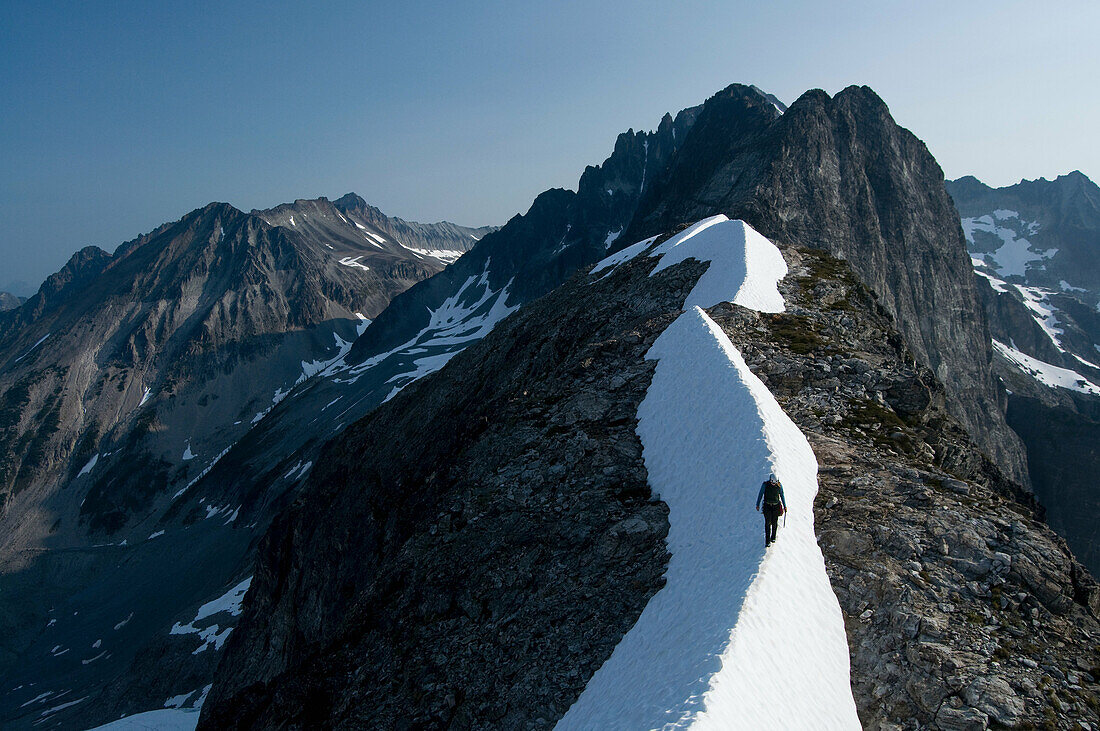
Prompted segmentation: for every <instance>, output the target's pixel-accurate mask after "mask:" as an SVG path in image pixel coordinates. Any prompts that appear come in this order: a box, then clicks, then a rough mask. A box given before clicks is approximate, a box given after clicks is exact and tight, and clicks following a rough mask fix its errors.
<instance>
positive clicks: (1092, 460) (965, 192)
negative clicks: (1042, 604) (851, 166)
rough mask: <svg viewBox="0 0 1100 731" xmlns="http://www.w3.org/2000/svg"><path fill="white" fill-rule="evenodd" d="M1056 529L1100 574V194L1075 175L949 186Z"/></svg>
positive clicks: (1034, 473) (1016, 420)
mask: <svg viewBox="0 0 1100 731" xmlns="http://www.w3.org/2000/svg"><path fill="white" fill-rule="evenodd" d="M947 190H948V192H950V193H951V195H952V197H953V198H954V199H955V203H956V205H957V206H958V209H959V213H960V215H961V217H962V226H963V230H964V232H965V234H966V239H967V247H968V249H969V251H970V255H971V257H972V260H973V263H974V270H975V272H976V273H977V274H978V275H979V285H980V286H979V291H980V292H981V293H982V300H983V303H984V305H985V311H986V313H987V315H988V317H989V324H990V331H991V335H992V338H993V340H994V341H995V361H994V365H995V369H996V371H997V373H998V374H999V376H1000V378H1001V379H1002V380H1003V381H1004V383H1005V384H1006V385H1007V387H1008V389H1009V391H1010V395H1009V398H1008V421H1009V424H1010V425H1011V426H1012V428H1013V429H1014V430H1015V431H1016V432H1017V433H1018V434H1020V436H1021V437H1023V439H1024V442H1025V444H1026V445H1027V453H1028V465H1029V468H1030V472H1031V477H1032V482H1033V484H1034V487H1035V492H1036V494H1037V495H1038V496H1039V498H1040V499H1041V500H1042V501H1043V503H1044V504H1045V505H1046V506H1047V508H1048V515H1049V519H1050V523H1051V525H1052V526H1054V527H1055V528H1056V529H1057V530H1058V531H1059V532H1060V533H1062V535H1064V536H1066V538H1067V539H1068V540H1069V543H1070V545H1071V546H1072V547H1073V550H1074V551H1075V552H1076V553H1077V555H1078V556H1080V557H1081V559H1082V560H1083V561H1084V562H1085V564H1086V565H1087V566H1088V567H1089V568H1090V569H1091V570H1092V571H1093V572H1100V537H1098V536H1097V534H1096V530H1095V525H1096V521H1097V520H1100V491H1098V490H1097V489H1096V485H1097V484H1098V481H1100V258H1098V255H1100V187H1097V186H1096V184H1095V183H1093V182H1092V181H1091V180H1089V179H1088V178H1087V177H1085V176H1084V175H1083V174H1081V173H1080V172H1077V171H1074V172H1072V173H1069V174H1068V175H1062V176H1059V177H1058V178H1056V179H1055V180H1045V179H1040V180H1025V181H1022V182H1020V183H1017V184H1016V185H1012V186H1007V187H1004V188H991V187H989V186H987V185H984V184H983V183H981V182H980V181H978V180H977V179H976V178H974V177H965V178H960V179H959V180H954V181H948V183H947Z"/></svg>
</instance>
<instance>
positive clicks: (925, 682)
mask: <svg viewBox="0 0 1100 731" xmlns="http://www.w3.org/2000/svg"><path fill="white" fill-rule="evenodd" d="M785 254H786V256H787V258H788V262H789V263H790V265H791V266H792V273H791V276H789V277H788V278H787V279H786V280H785V281H784V284H783V290H784V296H785V298H786V300H787V302H788V310H787V312H785V313H783V314H779V315H760V314H758V313H755V312H751V311H747V310H744V309H742V308H739V307H736V306H732V305H728V304H721V305H718V306H716V307H714V308H711V310H710V315H711V316H712V317H713V318H714V319H715V321H716V322H718V323H719V324H720V325H721V327H722V328H723V329H724V330H725V331H726V333H727V334H728V335H729V336H730V337H731V339H732V340H733V342H734V343H736V344H737V345H738V347H739V348H741V349H742V350H743V352H744V354H745V357H746V361H747V362H748V363H749V364H750V365H751V366H752V367H753V369H754V371H755V372H756V373H757V374H758V375H759V376H760V377H761V378H762V379H763V380H764V381H765V382H766V383H767V385H768V386H769V388H770V389H771V390H772V391H773V393H775V394H776V396H777V397H778V398H779V399H780V401H781V403H783V405H784V407H785V409H786V410H787V411H788V413H789V414H791V416H792V417H793V418H794V419H795V420H796V421H797V422H798V423H799V425H800V427H801V428H802V429H803V431H804V432H805V433H806V434H807V436H809V437H810V440H811V443H812V444H813V446H814V448H815V451H816V453H817V455H818V459H819V461H820V462H821V465H822V476H821V485H822V492H821V494H820V496H819V498H818V501H817V505H816V511H817V515H818V521H817V522H818V526H819V531H820V534H821V541H822V547H823V551H824V553H825V557H826V563H827V566H828V569H829V573H830V577H831V579H832V582H833V586H834V589H835V591H836V592H837V595H838V597H839V599H840V602H841V606H842V608H843V609H844V611H845V623H846V629H847V631H848V635H849V642H850V645H851V648H852V680H853V689H854V691H855V695H856V700H857V704H858V707H859V711H860V718H861V720H862V721H863V723H864V725H865V726H866V727H869V728H916V725H915V724H917V723H920V725H921V726H922V727H932V728H953V727H957V726H958V724H972V725H973V726H974V727H976V728H985V727H986V726H988V725H990V724H991V723H995V724H1002V725H1017V724H1021V725H1026V724H1029V723H1030V724H1035V725H1038V724H1041V723H1043V722H1047V721H1049V722H1051V723H1061V724H1068V723H1070V722H1071V720H1081V721H1085V722H1088V723H1093V722H1095V720H1096V718H1097V716H1096V712H1095V711H1094V710H1093V706H1092V705H1091V704H1092V703H1094V702H1095V696H1094V692H1095V690H1096V689H1097V688H1096V685H1095V678H1096V676H1095V675H1093V674H1092V672H1091V671H1087V670H1085V669H1076V668H1092V667H1093V666H1095V665H1098V664H1100V655H1097V651H1096V649H1095V647H1096V638H1098V637H1100V625H1098V624H1097V622H1096V619H1095V617H1094V614H1093V613H1094V612H1095V611H1097V610H1100V592H1098V590H1097V587H1096V586H1095V584H1094V583H1093V582H1092V580H1091V578H1090V577H1089V576H1088V574H1087V572H1085V571H1084V570H1083V569H1082V568H1081V567H1080V566H1079V565H1078V564H1077V563H1076V562H1075V561H1074V560H1073V558H1072V556H1071V555H1070V554H1069V552H1068V551H1067V550H1066V548H1065V545H1064V543H1062V542H1060V541H1059V539H1058V538H1057V537H1056V536H1054V535H1053V533H1052V532H1051V531H1050V530H1049V529H1048V528H1047V527H1046V526H1044V525H1043V524H1042V523H1041V522H1040V521H1039V520H1037V518H1038V517H1039V514H1038V513H1037V512H1036V508H1035V504H1034V501H1033V498H1032V497H1031V496H1030V494H1028V493H1025V492H1024V491H1023V490H1021V488H1020V487H1019V485H1017V484H1015V483H1013V482H1012V481H1011V480H1008V479H1007V478H1006V477H1005V476H1004V475H1003V473H1002V472H1001V471H1000V470H999V469H998V468H997V467H996V466H995V465H994V464H993V463H992V462H991V461H990V459H989V458H988V457H987V456H986V455H985V454H983V452H982V451H980V450H979V449H977V448H976V447H975V445H974V444H973V443H972V442H971V441H970V440H969V438H968V436H967V434H966V432H965V431H964V430H963V428H962V427H961V426H960V425H959V424H958V423H957V422H956V421H955V420H954V419H953V418H952V417H951V416H950V415H949V414H948V413H947V412H946V410H945V408H944V404H945V390H944V387H943V386H942V384H940V383H938V382H937V380H936V379H935V377H934V374H932V373H931V372H930V371H929V370H928V369H927V368H925V367H923V366H921V365H919V364H918V363H917V362H916V360H915V359H914V357H913V355H912V354H911V353H910V352H908V351H907V349H906V348H905V346H904V341H903V339H902V338H901V337H900V336H899V335H898V333H897V332H896V331H895V330H894V328H893V322H892V319H891V318H890V316H889V315H888V313H886V312H885V310H884V308H882V307H881V306H880V305H879V304H878V303H877V302H876V300H875V298H874V297H873V295H871V294H870V293H869V292H868V291H867V290H866V289H864V288H863V287H862V286H861V285H860V284H858V282H857V280H856V278H855V277H854V276H853V275H851V274H850V273H849V272H848V271H847V269H846V267H845V265H844V264H843V263H842V262H839V261H836V260H833V259H831V258H829V257H828V256H827V255H824V254H823V253H821V252H819V251H813V250H809V249H802V250H793V249H787V250H786V252H785ZM652 266H653V264H652V262H651V261H648V260H645V259H638V260H635V261H633V262H631V263H629V264H628V265H625V266H623V267H620V268H619V269H618V270H616V272H615V273H614V274H613V275H612V276H611V277H609V278H608V279H606V280H602V281H595V282H593V280H595V279H596V278H595V277H592V278H590V279H584V278H579V279H575V280H573V281H572V282H570V283H569V284H567V285H566V286H565V287H563V288H561V289H560V290H557V291H555V292H553V293H551V294H550V295H548V296H546V297H545V298H542V299H540V300H538V301H536V302H533V303H531V304H529V305H528V306H527V307H525V308H524V309H523V310H521V311H520V312H519V313H517V314H516V315H513V316H512V317H511V318H509V319H508V320H506V321H505V322H504V323H502V324H501V325H500V326H498V327H497V329H495V330H494V331H493V332H492V333H491V334H490V335H489V336H488V337H487V338H486V339H485V340H483V341H482V342H481V344H479V345H477V346H474V347H471V348H470V349H468V350H467V351H465V352H464V353H463V354H461V355H460V356H458V357H456V358H455V359H454V360H453V361H452V362H451V364H450V365H449V366H448V367H447V368H445V369H443V370H442V371H440V372H439V373H437V374H435V375H433V376H430V377H428V378H426V379H424V380H422V381H420V382H418V383H417V384H414V385H413V386H410V387H409V388H408V389H406V391H405V392H403V393H401V394H399V395H398V396H397V397H396V398H394V399H393V400H392V401H391V402H390V403H388V404H387V405H385V406H383V407H381V408H380V409H378V410H377V411H376V412H375V413H374V414H372V415H371V416H369V417H368V418H366V419H364V420H363V421H361V422H359V423H358V424H356V425H355V426H354V427H352V428H350V429H349V430H348V431H347V432H345V434H344V435H343V436H341V437H340V438H338V439H337V440H335V441H334V442H333V443H332V444H331V445H330V446H329V448H328V449H327V450H326V453H325V459H324V467H323V468H321V469H319V470H317V471H315V472H314V473H313V474H312V476H311V479H310V481H309V485H308V487H307V488H306V490H305V491H304V492H303V493H302V494H301V495H300V497H299V498H298V500H297V501H296V502H295V504H294V505H293V506H292V507H291V508H290V509H289V510H287V511H286V512H284V513H283V514H282V515H281V517H280V518H279V520H278V521H277V522H276V523H275V524H273V526H272V528H271V530H270V531H269V533H268V534H267V536H266V537H265V539H264V545H263V547H262V548H261V551H260V554H259V564H258V566H257V571H256V578H255V580H254V581H255V583H254V584H253V591H252V593H250V594H249V595H248V597H247V599H246V607H245V614H244V617H243V619H242V622H241V623H240V625H239V626H238V629H237V631H236V632H235V633H234V635H233V636H232V637H231V639H230V641H229V644H228V648H227V654H226V658H225V660H224V661H223V664H222V666H221V668H220V669H219V674H218V676H217V678H216V680H215V687H214V690H212V692H211V695H210V697H209V699H208V701H207V704H206V705H205V706H204V709H203V716H202V720H201V722H200V726H201V727H203V728H244V727H250V726H255V725H261V726H262V725H271V724H274V723H279V724H285V725H287V726H289V727H310V726H317V725H335V726H347V727H356V726H364V725H372V724H373V725H377V726H378V727H389V726H392V725H394V724H396V723H398V722H399V721H404V722H408V723H411V725H413V726H416V727H423V728H444V727H453V728H482V727H490V726H492V727H509V728H512V727H521V728H522V727H535V728H547V727H550V726H551V725H552V724H553V723H554V721H555V720H556V719H557V718H558V717H560V716H561V714H562V713H563V712H564V711H565V710H566V709H567V708H568V706H569V704H570V703H571V702H572V701H573V699H575V698H576V697H577V695H578V694H579V693H580V691H581V690H582V689H583V687H584V685H585V683H586V682H587V679H588V678H589V676H590V675H591V673H592V672H594V670H595V669H596V668H597V667H599V665H600V664H601V663H602V662H603V660H604V659H605V658H606V657H607V656H608V655H609V653H610V652H611V649H612V648H613V647H614V646H615V644H616V643H617V642H618V640H619V638H620V637H621V636H622V634H623V633H624V632H625V631H626V629H628V628H629V626H630V625H631V624H632V622H633V621H634V618H636V616H637V614H638V613H639V612H640V611H641V609H642V607H643V606H644V604H645V601H646V600H648V598H649V597H650V596H651V595H652V594H653V593H654V592H655V591H657V590H659V588H660V586H661V580H660V577H661V574H662V565H663V562H664V561H665V560H667V559H666V554H665V553H664V551H663V536H664V535H665V533H666V532H667V523H666V521H667V517H666V514H665V511H664V510H663V506H662V505H661V504H660V503H654V502H652V501H651V500H650V499H649V496H648V490H647V489H646V487H645V485H646V482H645V480H646V476H645V468H644V464H643V463H641V462H640V460H639V457H640V445H639V444H638V442H637V439H636V436H635V435H634V414H635V410H636V408H637V404H638V403H639V402H640V400H641V398H642V396H643V395H644V391H645V387H646V386H647V384H648V381H649V378H650V377H651V374H652V371H651V367H650V366H649V365H647V364H646V363H645V361H644V360H643V356H644V353H645V351H646V349H647V348H648V346H649V344H650V343H651V342H652V341H653V339H654V338H655V337H656V335H657V334H658V333H659V331H660V330H661V329H662V328H663V327H665V326H666V325H667V324H668V323H669V322H670V321H671V320H672V319H673V318H674V317H675V315H676V314H677V313H678V308H679V303H680V302H681V301H682V300H678V299H677V297H682V296H683V294H684V293H685V292H686V291H687V290H688V289H690V286H691V283H692V282H694V281H695V278H696V277H698V276H699V274H700V272H701V270H702V268H703V267H702V266H701V265H696V264H692V263H690V262H689V263H687V264H684V265H680V266H678V267H674V268H672V269H669V270H666V271H665V272H662V273H661V274H660V275H658V276H657V277H654V278H649V277H648V276H646V275H647V273H648V271H649V270H650V269H651V268H652ZM427 423H431V424H432V425H433V427H441V428H438V429H437V431H435V432H433V433H437V434H439V435H440V436H439V438H436V439H432V440H423V439H418V438H417V434H419V433H421V431H422V429H423V428H424V424H427ZM364 455H370V457H368V458H364ZM627 567H629V568H627ZM596 577H601V578H596ZM1036 638H1037V639H1036ZM1033 639H1034V640H1035V644H1032V640H1033ZM1008 657H1011V658H1015V659H1013V660H1011V661H1006V658H1008ZM1050 668H1054V669H1055V670H1051V669H1050ZM1060 668H1068V669H1070V672H1069V673H1067V672H1066V671H1065V670H1064V669H1060ZM1051 698H1054V699H1055V701H1051ZM953 724H954V725H953Z"/></svg>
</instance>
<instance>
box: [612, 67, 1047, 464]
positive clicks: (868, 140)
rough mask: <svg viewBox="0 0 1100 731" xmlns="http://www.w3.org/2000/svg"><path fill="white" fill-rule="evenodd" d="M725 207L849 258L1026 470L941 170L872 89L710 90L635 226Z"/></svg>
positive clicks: (965, 406) (950, 390)
mask: <svg viewBox="0 0 1100 731" xmlns="http://www.w3.org/2000/svg"><path fill="white" fill-rule="evenodd" d="M715 213H724V214H726V215H727V216H729V217H730V218H741V219H744V220H745V221H747V222H749V223H750V224H751V225H752V226H753V227H754V228H756V229H757V230H758V231H760V232H761V233H763V234H764V235H765V236H768V237H769V238H771V239H773V240H775V241H783V242H786V243H788V244H791V245H800V246H812V247H817V248H822V249H825V250H827V251H830V252H831V253H833V254H834V255H836V256H838V257H841V258H844V259H847V260H848V261H850V262H851V265H852V268H853V269H854V270H855V272H856V273H857V274H858V275H859V277H860V279H861V280H862V281H863V282H865V283H866V284H867V285H868V286H869V287H870V288H871V290H872V291H873V292H875V293H876V295H877V296H878V298H879V300H880V302H881V303H882V305H883V306H884V307H885V308H886V310H887V311H888V312H889V313H890V314H891V315H893V316H894V317H895V319H896V321H897V322H898V329H899V330H900V332H901V334H902V336H903V337H904V338H905V340H906V343H907V344H908V346H909V348H910V349H911V351H912V352H913V354H914V355H915V356H916V357H917V359H918V360H919V361H920V362H921V363H922V364H924V365H926V366H928V367H929V368H931V369H932V370H933V372H935V374H936V376H937V378H939V379H940V380H941V381H942V382H943V383H944V384H945V386H946V387H947V403H948V408H949V409H950V411H951V413H952V414H954V415H955V416H956V417H957V418H958V419H959V420H960V421H962V423H963V424H965V425H966V427H967V429H968V430H970V432H971V434H973V435H974V438H975V439H976V441H977V442H978V444H979V445H981V447H982V448H983V449H985V450H986V451H987V452H988V453H989V454H990V455H991V456H993V458H994V459H995V460H996V461H997V463H998V464H1000V465H1001V466H1002V467H1003V468H1004V469H1005V470H1006V471H1007V472H1008V473H1009V474H1010V475H1011V476H1012V477H1013V478H1014V479H1017V480H1019V481H1020V482H1022V483H1024V484H1027V469H1026V466H1025V465H1024V458H1023V449H1022V446H1021V445H1020V442H1019V439H1018V438H1017V437H1016V435H1015V434H1014V433H1013V432H1012V431H1011V430H1010V429H1009V428H1008V427H1007V426H1006V425H1005V423H1004V417H1003V413H1004V404H1003V402H1002V393H1001V392H1000V389H999V386H998V385H997V383H996V382H995V379H994V377H993V374H992V371H991V367H990V362H991V359H992V354H991V349H990V345H989V336H988V329H987V325H986V322H985V319H984V316H983V313H982V310H981V308H980V306H979V302H978V295H977V291H976V287H975V283H974V281H973V274H972V270H971V265H970V260H969V257H968V256H967V253H966V246H965V242H964V239H963V236H962V231H961V229H960V227H959V224H958V218H957V216H956V214H955V210H954V206H953V204H952V201H951V198H950V197H949V196H948V195H947V192H946V191H945V189H944V185H943V172H942V171H941V170H940V167H939V165H938V164H937V163H936V161H935V159H934V158H933V157H932V155H931V154H930V153H929V152H928V150H927V148H926V147H925V146H924V144H923V143H922V142H921V141H920V140H919V139H917V138H916V137H915V136H914V135H913V134H912V133H910V132H909V131H908V130H905V129H903V128H902V127H899V126H898V125H897V124H896V123H895V122H894V120H893V119H892V118H891V117H890V112H889V110H888V109H887V107H886V105H885V104H884V103H883V102H882V100H881V99H879V98H878V96H876V95H875V93H874V92H873V91H871V90H870V89H868V88H867V87H855V86H853V87H849V88H847V89H845V90H844V91H842V92H840V93H839V94H837V95H836V96H835V97H832V98H830V97H829V96H828V95H827V94H825V93H824V92H822V91H809V92H807V93H806V94H804V95H802V96H801V97H800V98H799V99H798V100H797V101H796V102H794V103H793V104H792V105H791V106H790V108H789V109H788V110H787V111H786V112H785V113H783V114H782V115H781V116H780V115H778V114H775V113H774V109H773V108H772V106H771V104H770V103H769V102H767V100H765V99H763V98H762V97H761V96H760V95H759V94H757V93H756V92H754V91H753V90H752V89H750V88H748V87H742V86H738V85H734V86H731V87H729V88H728V89H726V90H724V91H722V92H721V93H719V94H717V95H716V96H715V97H713V98H711V99H709V100H708V101H707V103H706V105H704V108H703V110H702V111H701V112H700V114H699V119H698V122H697V123H696V125H695V127H694V128H693V134H692V135H691V138H690V139H689V140H688V141H687V142H685V144H684V147H683V150H682V151H681V153H680V154H679V155H678V156H677V159H676V160H675V161H674V163H673V165H672V166H671V167H670V170H669V173H668V177H667V180H666V181H665V182H663V183H662V184H661V186H660V188H658V187H657V186H656V185H655V186H654V188H653V189H652V191H651V195H650V196H648V197H647V198H646V199H645V200H643V202H642V204H641V205H640V206H639V211H638V215H637V216H636V217H635V220H634V222H633V223H632V224H631V226H630V229H629V230H628V233H627V239H628V240H638V239H640V238H643V237H644V236H647V235H650V234H652V233H655V232H659V231H662V230H666V229H667V228H669V227H670V226H674V225H677V224H680V223H684V222H686V221H693V220H698V219H700V218H703V217H705V216H709V215H713V214H715Z"/></svg>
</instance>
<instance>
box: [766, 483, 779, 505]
mask: <svg viewBox="0 0 1100 731" xmlns="http://www.w3.org/2000/svg"><path fill="white" fill-rule="evenodd" d="M780 489H781V486H780V484H779V480H775V481H774V482H772V481H771V480H768V481H767V482H765V483H764V504H765V505H779V504H780V503H781V502H782V500H781V499H780V498H779V491H780Z"/></svg>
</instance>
